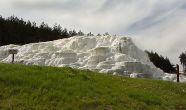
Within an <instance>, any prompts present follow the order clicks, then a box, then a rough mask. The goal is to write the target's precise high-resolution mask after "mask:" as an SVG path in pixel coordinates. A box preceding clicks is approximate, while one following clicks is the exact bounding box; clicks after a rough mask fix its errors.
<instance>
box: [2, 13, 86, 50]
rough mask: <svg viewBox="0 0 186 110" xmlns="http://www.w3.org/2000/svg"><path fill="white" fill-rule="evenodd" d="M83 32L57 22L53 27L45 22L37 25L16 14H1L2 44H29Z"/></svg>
mask: <svg viewBox="0 0 186 110" xmlns="http://www.w3.org/2000/svg"><path fill="white" fill-rule="evenodd" d="M78 34H82V32H81V33H77V32H76V31H75V30H73V31H68V30H67V29H66V28H64V29H62V27H61V26H60V25H57V24H55V25H54V26H53V28H51V27H49V26H48V25H47V24H45V23H44V22H42V23H41V25H39V26H37V25H36V23H35V22H30V21H27V22H26V21H24V20H23V19H19V18H17V17H15V16H11V17H8V18H3V17H2V16H0V46H2V45H8V44H20V45H22V44H27V43H34V42H43V41H51V40H57V39H63V38H68V37H71V36H75V35H78Z"/></svg>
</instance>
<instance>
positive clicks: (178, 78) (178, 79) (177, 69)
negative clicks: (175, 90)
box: [176, 64, 180, 82]
mask: <svg viewBox="0 0 186 110" xmlns="http://www.w3.org/2000/svg"><path fill="white" fill-rule="evenodd" d="M176 74H177V82H180V71H179V65H178V64H177V65H176Z"/></svg>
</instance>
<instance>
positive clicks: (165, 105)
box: [0, 64, 186, 110]
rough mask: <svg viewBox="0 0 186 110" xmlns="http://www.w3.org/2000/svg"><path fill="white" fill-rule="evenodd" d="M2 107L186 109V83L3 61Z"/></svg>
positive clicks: (0, 109) (41, 109)
mask: <svg viewBox="0 0 186 110" xmlns="http://www.w3.org/2000/svg"><path fill="white" fill-rule="evenodd" d="M0 110H186V84H177V83H173V82H166V81H158V80H148V79H131V78H126V77H119V76H112V75H106V74H100V73H95V72H91V71H89V70H77V69H71V68H57V67H41V66H25V65H11V64H0Z"/></svg>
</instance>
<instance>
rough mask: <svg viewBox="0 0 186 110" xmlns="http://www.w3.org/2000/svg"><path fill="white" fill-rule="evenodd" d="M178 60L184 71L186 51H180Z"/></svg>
mask: <svg viewBox="0 0 186 110" xmlns="http://www.w3.org/2000/svg"><path fill="white" fill-rule="evenodd" d="M179 58H180V62H181V65H182V66H183V72H184V71H185V65H186V53H184V52H183V53H181V54H180V56H179Z"/></svg>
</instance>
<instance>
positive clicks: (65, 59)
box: [0, 35, 186, 80]
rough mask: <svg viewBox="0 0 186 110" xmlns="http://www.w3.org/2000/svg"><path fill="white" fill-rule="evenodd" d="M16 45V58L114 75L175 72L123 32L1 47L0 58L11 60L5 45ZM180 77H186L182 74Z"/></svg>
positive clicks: (149, 75)
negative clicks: (154, 61) (156, 62)
mask: <svg viewBox="0 0 186 110" xmlns="http://www.w3.org/2000/svg"><path fill="white" fill-rule="evenodd" d="M12 48H13V49H18V50H19V53H18V54H17V55H16V56H15V62H17V63H23V64H27V65H30V64H33V65H46V66H58V67H63V66H69V67H73V68H79V69H90V70H95V71H99V72H102V73H110V74H114V75H128V76H130V77H147V78H156V79H164V80H174V78H175V75H169V74H165V73H163V71H162V70H160V69H158V68H156V67H155V66H154V65H153V64H152V63H151V62H150V60H149V58H148V56H147V54H146V53H145V52H143V51H142V50H140V49H139V48H137V47H136V46H135V45H134V43H133V42H132V40H131V39H130V38H127V37H123V36H109V35H108V36H76V37H71V38H68V39H60V40H55V41H49V42H41V43H31V44H27V45H23V46H17V45H7V46H2V47H0V62H11V55H9V54H8V52H7V51H8V49H12ZM181 80H186V79H185V78H184V77H183V78H181Z"/></svg>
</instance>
